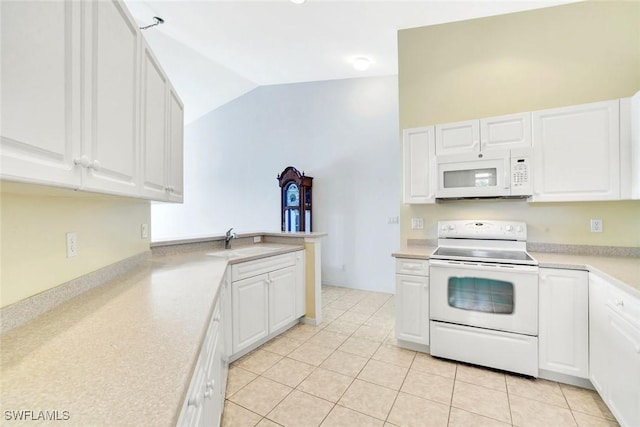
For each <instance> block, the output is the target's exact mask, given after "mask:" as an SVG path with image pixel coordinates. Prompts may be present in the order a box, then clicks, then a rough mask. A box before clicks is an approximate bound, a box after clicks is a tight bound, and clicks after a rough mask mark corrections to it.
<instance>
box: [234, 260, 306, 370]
mask: <svg viewBox="0 0 640 427" xmlns="http://www.w3.org/2000/svg"><path fill="white" fill-rule="evenodd" d="M298 258H300V259H303V258H304V251H299V252H292V253H288V254H282V255H275V256H271V257H267V258H262V259H258V260H255V261H247V262H243V263H240V264H235V265H233V266H232V269H231V280H232V283H231V300H232V312H231V323H232V329H233V333H232V351H231V353H232V355H233V356H232V358H233V357H234V356H237V355H241V354H243V353H244V352H246V350H249V349H251V348H253V347H255V346H257V345H259V344H261V343H262V342H264V341H265V340H266V339H268V338H270V337H271V336H273V335H274V334H276V333H277V332H279V331H280V330H282V329H283V328H285V327H286V326H287V325H291V324H293V322H294V321H295V320H296V319H297V318H299V317H301V316H302V315H303V314H304V313H303V314H302V315H299V313H300V309H299V308H298V307H297V306H298V305H299V302H298V301H299V300H304V295H300V293H301V292H304V264H303V265H302V266H301V265H300V260H299V259H298ZM300 280H303V283H302V284H301V283H299V281H300Z"/></svg>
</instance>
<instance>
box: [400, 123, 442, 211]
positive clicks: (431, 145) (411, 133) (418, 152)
mask: <svg viewBox="0 0 640 427" xmlns="http://www.w3.org/2000/svg"><path fill="white" fill-rule="evenodd" d="M434 132H435V128H434V127H433V126H428V127H422V128H413V129H405V130H404V131H403V132H402V159H403V182H402V185H403V202H404V203H408V204H424V203H435V202H436V157H435V137H434Z"/></svg>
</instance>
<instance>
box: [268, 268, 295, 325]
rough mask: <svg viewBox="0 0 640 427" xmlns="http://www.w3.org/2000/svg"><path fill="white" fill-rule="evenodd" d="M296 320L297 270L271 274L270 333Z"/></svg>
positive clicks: (285, 270)
mask: <svg viewBox="0 0 640 427" xmlns="http://www.w3.org/2000/svg"><path fill="white" fill-rule="evenodd" d="M295 319H296V269H295V267H287V268H284V269H282V270H278V271H274V272H271V273H269V333H272V332H275V331H277V330H278V329H280V328H282V327H283V326H285V325H286V324H288V323H291V322H293V320H295Z"/></svg>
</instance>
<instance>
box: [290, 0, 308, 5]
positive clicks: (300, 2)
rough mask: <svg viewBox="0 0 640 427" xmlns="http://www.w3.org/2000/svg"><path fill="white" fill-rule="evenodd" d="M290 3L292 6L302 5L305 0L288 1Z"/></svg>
mask: <svg viewBox="0 0 640 427" xmlns="http://www.w3.org/2000/svg"><path fill="white" fill-rule="evenodd" d="M289 1H290V2H291V3H293V4H302V3H304V2H305V1H306V0H289Z"/></svg>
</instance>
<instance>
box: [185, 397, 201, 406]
mask: <svg viewBox="0 0 640 427" xmlns="http://www.w3.org/2000/svg"><path fill="white" fill-rule="evenodd" d="M201 402H202V399H201V398H200V396H193V397H190V398H189V401H188V402H187V405H188V406H195V407H196V408H197V407H198V406H200V403H201Z"/></svg>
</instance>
